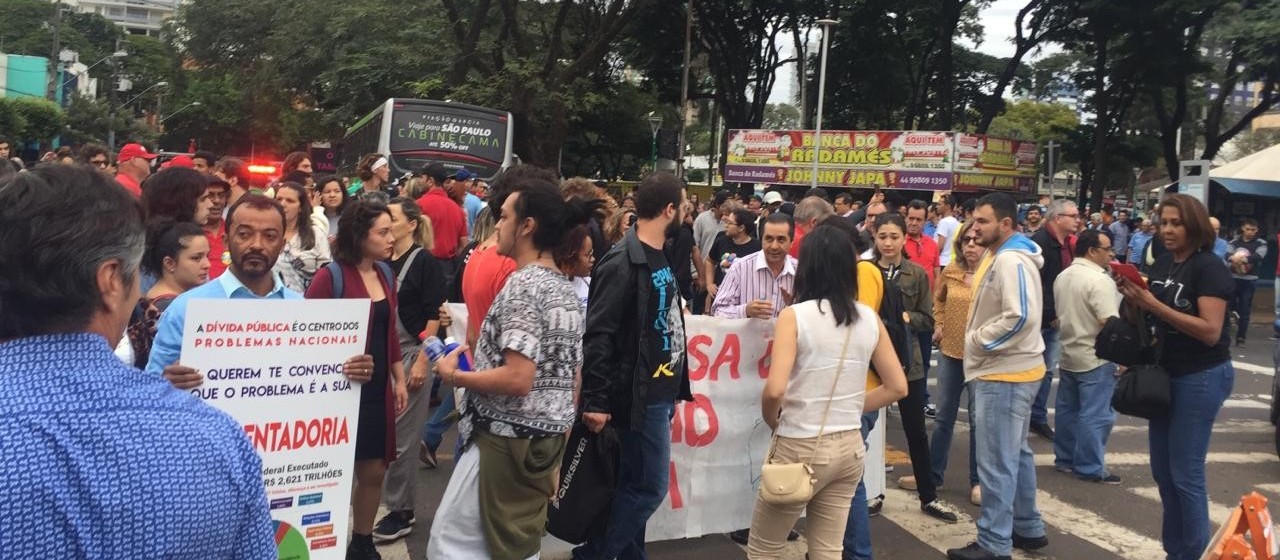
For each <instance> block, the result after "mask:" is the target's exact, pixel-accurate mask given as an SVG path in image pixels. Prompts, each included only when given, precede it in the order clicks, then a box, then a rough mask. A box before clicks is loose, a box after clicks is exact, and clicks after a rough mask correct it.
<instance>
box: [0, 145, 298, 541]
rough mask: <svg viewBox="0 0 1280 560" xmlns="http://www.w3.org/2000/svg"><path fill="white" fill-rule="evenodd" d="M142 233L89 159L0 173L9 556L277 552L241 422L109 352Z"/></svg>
mask: <svg viewBox="0 0 1280 560" xmlns="http://www.w3.org/2000/svg"><path fill="white" fill-rule="evenodd" d="M68 200H74V201H76V203H75V204H67V201H68ZM143 249H144V229H143V222H142V209H141V207H140V206H139V204H138V203H137V201H135V200H134V199H133V196H132V195H130V194H129V193H128V192H127V191H125V190H124V189H123V188H122V187H120V185H119V184H117V183H115V182H114V181H112V180H111V179H110V178H108V177H105V176H103V175H101V174H99V173H97V172H95V171H93V170H92V169H91V168H89V167H72V166H62V165H46V166H40V167H37V168H35V169H33V170H32V171H30V172H29V173H24V174H22V175H18V176H16V177H15V178H13V179H12V180H11V181H9V182H8V183H7V184H4V183H0V286H2V287H0V309H3V310H4V311H3V313H0V341H3V342H0V418H4V419H5V420H6V422H5V434H4V437H3V438H0V496H3V497H2V498H0V535H3V541H4V545H3V548H4V550H3V553H0V554H2V555H4V556H5V557H14V558H42V557H49V556H66V557H75V558H215V559H228V560H229V559H242V558H243V559H259V558H275V557H276V555H277V552H276V546H275V539H274V531H273V527H272V521H271V517H270V509H269V508H268V505H267V499H266V493H265V491H264V488H263V483H262V462H261V460H259V458H258V455H257V453H255V452H254V449H253V446H252V445H251V444H250V442H249V439H248V438H246V437H245V435H244V430H243V429H242V428H241V427H240V425H239V424H237V423H236V421H235V420H232V419H231V418H230V417H228V416H227V415H226V414H224V413H222V412H220V411H218V410H216V409H214V408H212V407H209V406H206V405H205V404H204V403H202V402H200V401H199V400H198V399H197V398H195V397H194V396H192V395H190V394H187V393H186V392H184V391H179V390H176V389H174V388H173V387H171V386H170V385H169V384H168V383H166V382H165V381H164V380H162V379H160V378H159V377H158V376H152V375H143V374H142V373H140V372H139V371H138V370H136V369H134V368H132V367H129V366H127V365H125V364H123V363H122V362H120V360H118V359H116V357H115V356H114V355H113V354H112V351H111V349H112V347H114V346H115V345H116V344H117V343H118V341H119V340H120V339H121V338H122V336H121V333H123V332H124V330H125V326H126V325H127V324H128V322H129V318H130V315H131V313H132V311H133V309H134V307H135V305H136V304H137V302H138V298H139V289H138V274H139V271H138V264H139V261H140V260H141V257H142V252H143Z"/></svg>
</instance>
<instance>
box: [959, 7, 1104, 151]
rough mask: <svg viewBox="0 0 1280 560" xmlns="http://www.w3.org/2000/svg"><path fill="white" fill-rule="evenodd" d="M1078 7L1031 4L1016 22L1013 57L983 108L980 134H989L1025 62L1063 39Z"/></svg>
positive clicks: (1024, 8) (1075, 18) (1075, 17)
mask: <svg viewBox="0 0 1280 560" xmlns="http://www.w3.org/2000/svg"><path fill="white" fill-rule="evenodd" d="M1079 16H1080V13H1079V4H1078V3H1077V2H1074V1H1070V0H1066V1H1063V0H1029V1H1028V2H1027V3H1026V4H1025V5H1023V7H1022V8H1021V9H1019V10H1018V15H1017V17H1015V18H1014V36H1013V47H1014V52H1013V56H1011V57H1009V58H1008V59H1007V61H1006V63H1005V67H1004V70H1003V71H1002V72H1001V74H1000V78H999V79H998V80H997V81H996V84H995V87H994V88H992V91H991V96H990V97H989V98H988V100H987V101H986V103H984V104H983V105H982V106H981V109H980V110H981V116H980V117H979V119H978V126H977V131H978V133H979V134H981V133H984V132H987V129H988V128H989V127H990V126H991V123H992V121H994V120H995V118H996V115H998V114H1000V109H1001V107H1002V106H1003V104H1004V101H1003V98H1004V93H1005V91H1006V89H1007V88H1008V87H1009V86H1010V85H1011V84H1012V83H1013V80H1014V78H1015V77H1016V76H1017V74H1018V69H1019V66H1020V65H1021V64H1022V59H1023V58H1025V57H1026V56H1027V54H1029V53H1031V52H1032V51H1033V50H1035V49H1037V48H1039V47H1040V46H1041V45H1043V44H1045V43H1047V42H1050V41H1054V40H1059V39H1061V38H1063V36H1064V34H1066V33H1067V32H1068V30H1069V29H1070V27H1071V26H1072V25H1073V24H1074V23H1075V22H1076V20H1077V19H1078V18H1079Z"/></svg>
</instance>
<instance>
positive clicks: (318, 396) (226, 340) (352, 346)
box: [181, 299, 369, 560]
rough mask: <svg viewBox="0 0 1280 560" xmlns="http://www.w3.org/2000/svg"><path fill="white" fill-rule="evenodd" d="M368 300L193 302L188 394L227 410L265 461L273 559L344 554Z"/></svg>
mask: <svg viewBox="0 0 1280 560" xmlns="http://www.w3.org/2000/svg"><path fill="white" fill-rule="evenodd" d="M368 323H369V300H367V299H327V300H311V301H302V300H292V301H285V300H270V301H264V300H245V299H233V300H212V299H202V300H192V301H191V302H190V305H189V307H188V308H187V323H186V325H184V327H183V328H184V330H183V332H184V333H185V336H183V340H182V359H181V363H182V364H183V365H186V366H189V367H193V368H196V369H197V370H200V372H201V373H202V374H204V383H203V384H202V385H201V386H200V387H197V388H196V389H194V390H192V391H191V392H192V393H193V394H195V395H196V396H198V397H200V398H202V399H204V400H205V401H206V402H208V403H209V404H210V405H212V406H214V407H216V408H218V409H220V410H222V411H224V412H226V413H227V414H230V415H231V416H232V417H233V418H235V419H236V420H237V421H239V422H240V423H241V424H242V425H243V426H244V431H245V434H246V435H247V436H248V437H249V439H250V441H252V442H253V445H254V447H255V448H256V449H257V450H258V454H259V455H260V456H261V457H262V480H263V482H264V484H265V485H266V487H267V501H268V502H269V503H270V506H271V518H272V519H273V520H274V521H275V534H276V546H277V547H278V549H279V557H280V558H282V559H284V558H311V559H313V560H324V559H331V558H332V559H340V558H344V557H345V556H346V548H347V534H348V531H349V527H348V525H349V519H350V509H351V484H352V481H353V480H354V473H353V472H352V468H353V466H354V463H355V460H354V457H355V440H356V428H357V422H358V420H359V410H360V387H359V386H352V385H351V383H350V382H349V381H348V380H347V378H346V377H345V376H343V374H342V364H343V362H345V361H346V360H347V359H348V358H350V357H352V356H355V355H358V354H363V353H364V349H365V338H366V336H367V332H368V329H367V327H368Z"/></svg>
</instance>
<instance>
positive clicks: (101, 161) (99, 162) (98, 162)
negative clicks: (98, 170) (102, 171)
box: [89, 159, 108, 168]
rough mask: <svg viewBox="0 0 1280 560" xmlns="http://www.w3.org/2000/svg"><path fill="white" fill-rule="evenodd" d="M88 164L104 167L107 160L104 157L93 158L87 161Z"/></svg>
mask: <svg viewBox="0 0 1280 560" xmlns="http://www.w3.org/2000/svg"><path fill="white" fill-rule="evenodd" d="M89 164H90V165H95V166H97V167H103V168H105V167H106V166H107V165H108V163H107V160H105V159H95V160H90V161H89Z"/></svg>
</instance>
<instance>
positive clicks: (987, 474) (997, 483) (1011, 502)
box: [969, 379, 1044, 556]
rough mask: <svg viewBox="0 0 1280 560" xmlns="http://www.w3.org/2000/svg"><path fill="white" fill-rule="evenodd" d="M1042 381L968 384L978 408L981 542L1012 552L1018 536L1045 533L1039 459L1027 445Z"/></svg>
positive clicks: (1000, 552)
mask: <svg viewBox="0 0 1280 560" xmlns="http://www.w3.org/2000/svg"><path fill="white" fill-rule="evenodd" d="M1039 387H1040V383H1039V382H1035V381H1033V382H1029V383H1007V382H1002V381H983V380H981V379H978V380H975V381H971V382H969V390H971V391H973V403H974V406H975V407H976V408H977V409H978V415H977V417H976V418H975V422H974V424H975V425H974V429H975V431H974V436H975V437H976V438H977V439H978V478H979V479H980V480H981V481H982V515H981V516H980V517H979V518H978V544H979V545H981V546H982V548H985V549H987V551H989V552H992V553H994V554H996V555H1000V556H1008V555H1010V554H1011V553H1012V551H1013V535H1014V534H1015V533H1016V534H1017V535H1018V536H1020V537H1028V538H1036V537H1042V536H1044V522H1043V521H1042V520H1041V519H1040V511H1039V510H1037V509H1036V462H1035V456H1034V455H1033V454H1032V452H1031V446H1030V445H1028V444H1027V431H1028V429H1029V428H1030V419H1031V418H1030V414H1031V401H1032V400H1034V399H1035V396H1036V391H1037V390H1039Z"/></svg>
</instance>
